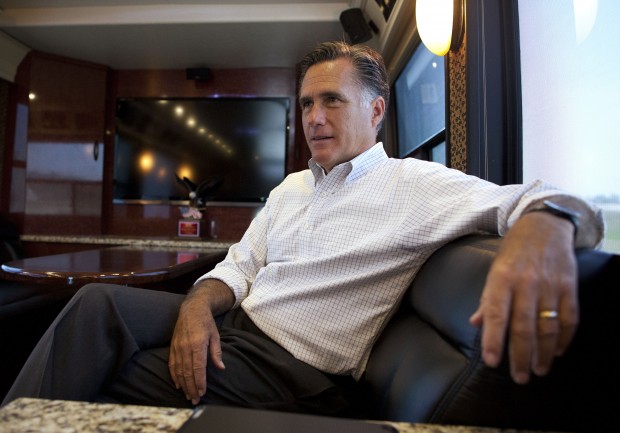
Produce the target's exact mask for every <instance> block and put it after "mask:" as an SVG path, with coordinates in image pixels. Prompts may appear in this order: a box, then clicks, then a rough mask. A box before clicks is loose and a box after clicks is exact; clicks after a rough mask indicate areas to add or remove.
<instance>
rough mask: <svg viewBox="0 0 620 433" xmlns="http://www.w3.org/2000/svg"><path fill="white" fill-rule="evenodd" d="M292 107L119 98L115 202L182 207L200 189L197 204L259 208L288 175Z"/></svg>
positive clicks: (284, 101)
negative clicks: (192, 193)
mask: <svg viewBox="0 0 620 433" xmlns="http://www.w3.org/2000/svg"><path fill="white" fill-rule="evenodd" d="M289 105H290V103H289V99H288V98H229V97H226V98H224V97H221V98H165V99H161V98H157V99H156V98H131V99H129V98H127V99H118V100H117V107H116V133H115V134H116V136H115V154H114V202H115V203H132V202H136V203H144V204H148V203H173V204H174V203H179V204H184V203H186V202H187V200H188V196H189V190H190V189H195V188H196V186H197V185H202V187H201V188H200V191H201V194H200V195H201V197H200V202H199V204H201V205H206V204H208V203H209V202H212V203H213V202H228V203H230V202H238V203H261V202H264V201H265V200H266V198H267V196H268V195H269V191H271V190H272V189H273V188H274V187H275V186H276V185H278V184H279V183H280V182H281V181H282V180H283V179H284V176H285V170H286V147H287V141H288V130H289ZM183 179H185V181H184V182H181V181H180V180H183ZM186 185H190V186H189V187H187V186H186Z"/></svg>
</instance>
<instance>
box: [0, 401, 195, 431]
mask: <svg viewBox="0 0 620 433" xmlns="http://www.w3.org/2000/svg"><path fill="white" fill-rule="evenodd" d="M191 413H192V411H191V410H189V409H173V408H158V407H145V406H129V405H115V404H96V403H84V402H77V401H62V400H41V399H30V398H20V399H17V400H14V401H12V402H11V403H9V404H8V405H6V406H5V407H3V408H2V409H0V432H2V433H18V432H19V433H26V432H28V433H30V432H32V433H34V432H45V433H91V432H92V433H95V432H106V433H116V432H118V433H121V432H123V433H127V432H131V433H173V432H176V431H177V430H178V429H179V428H180V427H181V425H183V423H184V422H185V421H186V420H187V419H188V418H189V416H190V415H191Z"/></svg>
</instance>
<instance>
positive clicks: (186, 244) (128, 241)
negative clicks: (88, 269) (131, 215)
mask: <svg viewBox="0 0 620 433" xmlns="http://www.w3.org/2000/svg"><path fill="white" fill-rule="evenodd" d="M19 239H20V240H21V241H22V242H51V243H59V244H63V243H64V244H92V245H110V246H132V247H174V248H197V249H221V248H229V247H230V246H231V245H232V244H233V243H232V242H218V241H215V240H211V239H182V238H163V237H162V238H136V237H129V236H54V235H28V234H23V235H21V236H20V237H19Z"/></svg>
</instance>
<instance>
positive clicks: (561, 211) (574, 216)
mask: <svg viewBox="0 0 620 433" xmlns="http://www.w3.org/2000/svg"><path fill="white" fill-rule="evenodd" d="M529 212H548V213H550V214H552V215H555V216H557V217H560V218H564V219H565V220H568V221H570V222H571V223H572V224H573V226H574V227H575V236H577V229H579V218H580V217H581V214H580V213H579V212H577V211H574V210H572V209H569V208H567V207H564V206H560V205H559V204H557V203H554V202H552V201H551V200H545V201H543V206H542V207H539V208H535V209H531V210H530V211H529Z"/></svg>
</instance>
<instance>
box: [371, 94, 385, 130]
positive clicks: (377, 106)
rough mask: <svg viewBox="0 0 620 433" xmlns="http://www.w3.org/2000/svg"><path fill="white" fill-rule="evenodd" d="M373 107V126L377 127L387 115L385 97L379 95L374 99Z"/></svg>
mask: <svg viewBox="0 0 620 433" xmlns="http://www.w3.org/2000/svg"><path fill="white" fill-rule="evenodd" d="M371 107H372V127H373V128H375V129H376V128H377V125H379V123H381V121H382V120H383V116H385V99H383V96H377V97H376V98H375V100H374V101H372V102H371Z"/></svg>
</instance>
